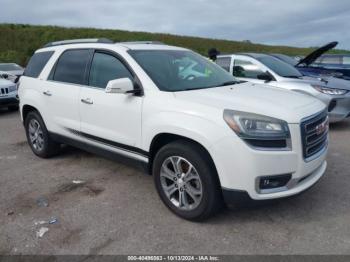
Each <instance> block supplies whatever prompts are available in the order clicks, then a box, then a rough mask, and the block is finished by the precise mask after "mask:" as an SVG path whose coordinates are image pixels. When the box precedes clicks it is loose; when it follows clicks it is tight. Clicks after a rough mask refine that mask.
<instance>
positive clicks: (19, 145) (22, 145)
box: [13, 140, 28, 147]
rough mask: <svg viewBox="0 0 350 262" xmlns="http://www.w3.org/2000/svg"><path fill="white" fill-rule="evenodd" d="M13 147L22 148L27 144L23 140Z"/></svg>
mask: <svg viewBox="0 0 350 262" xmlns="http://www.w3.org/2000/svg"><path fill="white" fill-rule="evenodd" d="M13 145H14V146H16V147H24V146H28V142H27V140H24V141H19V142H17V143H14V144H13Z"/></svg>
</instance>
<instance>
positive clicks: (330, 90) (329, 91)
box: [311, 85, 349, 95]
mask: <svg viewBox="0 0 350 262" xmlns="http://www.w3.org/2000/svg"><path fill="white" fill-rule="evenodd" d="M311 86H312V87H313V88H315V89H316V90H317V91H319V92H321V93H323V94H327V95H345V94H346V93H347V92H349V91H348V90H344V89H338V88H329V87H325V86H320V85H311Z"/></svg>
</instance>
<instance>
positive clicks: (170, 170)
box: [153, 141, 223, 221]
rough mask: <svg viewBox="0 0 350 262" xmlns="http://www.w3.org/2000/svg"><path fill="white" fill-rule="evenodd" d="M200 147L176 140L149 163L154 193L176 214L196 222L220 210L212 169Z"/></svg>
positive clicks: (218, 190)
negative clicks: (156, 192) (154, 186)
mask: <svg viewBox="0 0 350 262" xmlns="http://www.w3.org/2000/svg"><path fill="white" fill-rule="evenodd" d="M211 162H212V161H211V159H210V157H209V156H208V154H207V152H206V151H205V150H204V149H202V148H201V147H200V146H198V145H196V144H194V143H191V142H187V141H176V142H173V143H170V144H168V145H166V146H164V147H163V148H161V149H160V150H159V152H158V153H157V154H156V156H155V159H154V164H153V176H154V180H155V185H156V188H157V191H158V194H159V196H160V198H161V199H162V201H163V202H164V203H165V205H166V206H167V207H168V208H169V209H170V210H171V211H173V212H174V213H175V214H176V215H178V216H180V217H182V218H185V219H188V220H194V221H200V220H203V219H206V218H208V217H209V216H211V215H213V214H215V213H216V212H217V211H218V210H219V209H220V208H221V207H222V203H223V202H222V197H221V189H220V185H219V181H218V177H217V174H216V170H215V168H214V167H213V165H212V164H211Z"/></svg>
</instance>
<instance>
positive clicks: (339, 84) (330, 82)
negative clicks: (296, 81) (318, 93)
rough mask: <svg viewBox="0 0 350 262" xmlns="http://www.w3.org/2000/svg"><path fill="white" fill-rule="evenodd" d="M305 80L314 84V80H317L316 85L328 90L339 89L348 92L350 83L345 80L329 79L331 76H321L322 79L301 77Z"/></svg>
mask: <svg viewBox="0 0 350 262" xmlns="http://www.w3.org/2000/svg"><path fill="white" fill-rule="evenodd" d="M303 79H305V80H310V81H312V82H314V83H315V80H317V82H318V84H320V85H323V86H326V87H328V88H339V89H344V90H349V91H350V82H349V81H348V80H345V79H341V78H336V77H331V76H328V77H327V76H322V77H318V78H315V77H307V76H305V77H303Z"/></svg>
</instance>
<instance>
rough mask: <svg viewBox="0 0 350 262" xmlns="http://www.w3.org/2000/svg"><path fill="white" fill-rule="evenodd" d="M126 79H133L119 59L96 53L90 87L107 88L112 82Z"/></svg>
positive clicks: (92, 65)
mask: <svg viewBox="0 0 350 262" xmlns="http://www.w3.org/2000/svg"><path fill="white" fill-rule="evenodd" d="M125 77H127V78H130V79H131V80H132V79H133V77H132V75H131V73H130V71H129V70H128V69H127V68H126V67H125V66H124V64H123V63H122V62H120V61H119V59H118V58H116V57H114V56H112V55H108V54H105V53H98V52H97V53H95V55H94V58H93V60H92V64H91V69H90V77H89V85H90V86H94V87H99V88H106V86H107V83H108V82H109V81H110V80H114V79H118V78H125Z"/></svg>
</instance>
